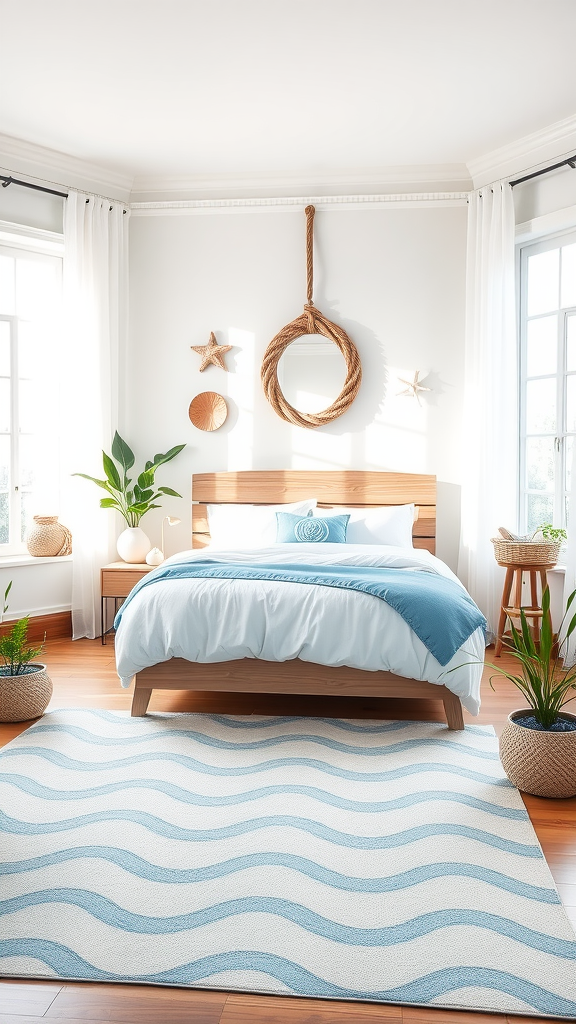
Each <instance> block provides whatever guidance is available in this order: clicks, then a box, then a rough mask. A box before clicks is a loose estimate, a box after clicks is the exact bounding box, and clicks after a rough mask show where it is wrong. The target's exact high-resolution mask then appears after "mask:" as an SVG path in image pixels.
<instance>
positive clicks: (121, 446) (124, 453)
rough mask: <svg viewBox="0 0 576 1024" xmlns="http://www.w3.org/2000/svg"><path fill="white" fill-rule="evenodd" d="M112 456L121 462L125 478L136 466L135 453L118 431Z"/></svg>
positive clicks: (113, 442)
mask: <svg viewBox="0 0 576 1024" xmlns="http://www.w3.org/2000/svg"><path fill="white" fill-rule="evenodd" d="M112 455H113V456H114V458H115V459H116V462H119V463H120V465H121V466H122V469H123V470H124V476H126V475H127V474H128V470H129V469H132V466H133V465H134V452H133V451H132V449H131V448H130V447H129V446H128V445H127V444H126V441H125V440H124V439H123V438H122V437H120V434H119V433H118V431H116V433H115V434H114V440H113V441H112Z"/></svg>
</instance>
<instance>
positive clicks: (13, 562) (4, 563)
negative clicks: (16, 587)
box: [0, 552, 72, 569]
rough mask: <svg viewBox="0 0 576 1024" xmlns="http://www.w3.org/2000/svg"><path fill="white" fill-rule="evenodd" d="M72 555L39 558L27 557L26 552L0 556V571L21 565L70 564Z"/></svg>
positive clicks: (35, 556)
mask: <svg viewBox="0 0 576 1024" xmlns="http://www.w3.org/2000/svg"><path fill="white" fill-rule="evenodd" d="M71 561H72V555H52V556H50V557H49V558H41V557H38V556H37V555H29V554H28V553H27V552H25V553H23V554H21V555H0V569H12V568H15V567H16V566H22V565H39V564H45V563H46V562H71Z"/></svg>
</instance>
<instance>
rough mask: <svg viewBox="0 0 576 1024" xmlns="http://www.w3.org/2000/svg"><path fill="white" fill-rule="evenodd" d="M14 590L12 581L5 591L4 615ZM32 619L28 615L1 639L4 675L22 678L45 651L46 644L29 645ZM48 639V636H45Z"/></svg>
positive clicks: (0, 647)
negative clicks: (9, 595)
mask: <svg viewBox="0 0 576 1024" xmlns="http://www.w3.org/2000/svg"><path fill="white" fill-rule="evenodd" d="M11 588H12V581H10V583H9V584H8V586H7V587H6V590H5V591H4V609H3V612H2V614H3V615H4V614H5V613H6V612H7V611H8V594H9V593H10V590H11ZM29 622H30V618H29V616H28V615H27V616H26V617H25V618H23V619H19V620H18V622H15V623H14V625H13V626H12V629H11V630H10V631H9V632H8V633H6V635H5V636H2V637H0V658H2V661H3V662H4V667H3V669H2V670H1V671H2V672H3V674H4V675H9V676H20V675H25V674H26V672H27V671H28V668H29V666H30V664H31V663H32V662H33V661H34V660H35V658H37V657H38V655H39V654H41V653H42V651H43V650H44V644H40V646H39V647H31V646H30V645H29V644H28V624H29ZM44 639H46V634H44Z"/></svg>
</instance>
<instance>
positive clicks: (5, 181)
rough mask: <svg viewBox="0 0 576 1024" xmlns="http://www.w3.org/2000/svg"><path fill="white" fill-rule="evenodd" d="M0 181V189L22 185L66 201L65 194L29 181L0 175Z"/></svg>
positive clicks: (66, 195)
mask: <svg viewBox="0 0 576 1024" xmlns="http://www.w3.org/2000/svg"><path fill="white" fill-rule="evenodd" d="M0 181H1V182H2V188H8V185H22V187H23V188H33V189H35V191H36V192H47V193H48V194H49V195H51V196H60V198H61V199H68V193H67V192H58V191H57V190H56V189H55V188H45V186H44V185H33V184H32V182H31V181H20V179H19V178H13V177H12V175H10V177H9V178H8V177H6V175H5V174H0ZM99 198H103V199H104V198H106V197H105V196H102V197H99ZM89 201H90V200H89V199H87V200H86V202H87V203H88V202H89ZM109 201H110V200H109ZM110 209H111V210H112V209H113V207H112V206H111V207H110ZM122 213H126V210H122Z"/></svg>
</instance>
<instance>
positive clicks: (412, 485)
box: [192, 469, 436, 554]
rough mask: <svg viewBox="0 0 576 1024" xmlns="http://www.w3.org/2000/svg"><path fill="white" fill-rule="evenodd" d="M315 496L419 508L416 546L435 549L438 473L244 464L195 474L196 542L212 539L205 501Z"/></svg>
mask: <svg viewBox="0 0 576 1024" xmlns="http://www.w3.org/2000/svg"><path fill="white" fill-rule="evenodd" d="M303 498H317V499H318V506H319V507H320V508H332V507H333V506H334V505H351V506H353V507H355V508H362V507H365V508H374V507H376V506H380V505H408V504H410V503H411V502H414V504H415V505H416V506H417V508H418V518H417V519H416V521H415V523H414V528H413V531H412V539H413V544H414V547H415V548H426V549H427V550H428V551H431V552H432V554H434V553H435V550H436V477H435V476H430V475H427V474H423V473H375V472H374V473H372V472H368V471H366V472H364V471H361V470H354V469H348V470H346V469H342V470H331V469H326V470H308V469H272V470H256V469H249V470H243V471H241V472H238V473H197V474H195V475H194V476H193V477H192V500H193V502H194V504H193V505H192V547H194V548H203V547H206V545H207V544H208V543H209V542H210V529H209V526H208V514H207V510H206V505H210V504H214V505H226V504H245V505H280V504H282V503H284V502H291V501H300V500H302V499H303Z"/></svg>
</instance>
